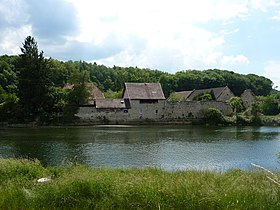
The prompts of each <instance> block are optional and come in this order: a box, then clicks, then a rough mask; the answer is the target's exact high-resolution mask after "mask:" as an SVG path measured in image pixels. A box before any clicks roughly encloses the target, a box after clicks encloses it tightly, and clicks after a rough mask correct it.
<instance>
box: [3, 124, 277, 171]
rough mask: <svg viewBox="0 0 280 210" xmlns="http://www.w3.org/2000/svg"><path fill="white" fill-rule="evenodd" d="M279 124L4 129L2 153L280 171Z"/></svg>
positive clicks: (57, 162)
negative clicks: (272, 125)
mask: <svg viewBox="0 0 280 210" xmlns="http://www.w3.org/2000/svg"><path fill="white" fill-rule="evenodd" d="M279 152H280V127H211V126H209V127H207V126H92V127H67V128H65V127H64V128H2V129H0V156H1V157H2V158H9V157H25V158H37V159H39V160H40V161H41V162H42V163H43V164H44V165H50V166H63V165H65V164H67V163H68V162H69V161H70V162H71V161H75V162H78V163H82V164H86V165H89V166H92V167H110V168H128V167H140V168H141V167H157V168H162V169H165V170H186V169H198V170H206V169H207V170H218V171H225V170H228V169H231V168H239V169H243V170H251V169H253V166H251V163H255V164H258V165H261V166H263V167H266V168H268V169H271V170H273V171H280V158H279V157H278V153H279Z"/></svg>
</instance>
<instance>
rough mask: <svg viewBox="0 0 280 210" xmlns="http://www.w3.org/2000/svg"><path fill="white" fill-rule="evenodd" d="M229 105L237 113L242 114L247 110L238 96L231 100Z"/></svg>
mask: <svg viewBox="0 0 280 210" xmlns="http://www.w3.org/2000/svg"><path fill="white" fill-rule="evenodd" d="M229 105H230V106H231V107H232V108H233V109H234V111H235V112H236V113H240V112H242V111H244V109H245V108H244V106H243V102H242V99H241V98H240V97H237V96H235V97H231V98H230V100H229Z"/></svg>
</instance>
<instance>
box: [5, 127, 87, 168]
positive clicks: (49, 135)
mask: <svg viewBox="0 0 280 210" xmlns="http://www.w3.org/2000/svg"><path fill="white" fill-rule="evenodd" d="M6 138H8V139H9V141H10V142H13V143H12V147H13V151H14V155H13V156H14V157H23V158H36V159H38V160H40V161H41V162H42V164H44V165H61V164H62V163H63V162H66V161H67V160H72V159H73V158H74V157H75V156H79V157H82V156H83V154H82V150H79V148H78V146H79V145H77V144H73V143H72V141H71V140H73V139H76V138H77V136H76V135H75V132H72V131H71V130H69V129H50V128H44V129H41V128H36V129H16V130H15V129H11V130H10V134H9V136H8V137H6ZM79 160H80V158H79ZM79 160H78V161H79Z"/></svg>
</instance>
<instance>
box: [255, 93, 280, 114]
mask: <svg viewBox="0 0 280 210" xmlns="http://www.w3.org/2000/svg"><path fill="white" fill-rule="evenodd" d="M258 103H259V107H260V110H261V112H262V113H263V114H264V115H277V114H278V113H279V106H278V102H277V101H276V100H275V99H273V98H272V97H271V96H266V97H259V98H258Z"/></svg>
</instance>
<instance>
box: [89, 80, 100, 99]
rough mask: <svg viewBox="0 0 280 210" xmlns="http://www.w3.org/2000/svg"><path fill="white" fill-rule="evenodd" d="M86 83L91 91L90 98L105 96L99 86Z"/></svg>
mask: <svg viewBox="0 0 280 210" xmlns="http://www.w3.org/2000/svg"><path fill="white" fill-rule="evenodd" d="M86 85H87V87H88V88H89V91H90V99H102V98H105V97H104V94H103V92H102V91H101V90H99V88H98V87H96V85H94V84H93V83H87V84H86Z"/></svg>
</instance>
